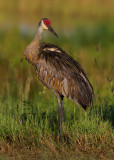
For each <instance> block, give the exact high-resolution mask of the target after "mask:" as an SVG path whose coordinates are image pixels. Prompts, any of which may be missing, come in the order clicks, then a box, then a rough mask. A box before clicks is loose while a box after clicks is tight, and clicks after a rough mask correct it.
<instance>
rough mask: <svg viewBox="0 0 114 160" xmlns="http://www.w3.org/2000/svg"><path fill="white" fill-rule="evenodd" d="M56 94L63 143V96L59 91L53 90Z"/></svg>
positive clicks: (60, 140) (60, 139)
mask: <svg viewBox="0 0 114 160" xmlns="http://www.w3.org/2000/svg"><path fill="white" fill-rule="evenodd" d="M53 92H54V94H55V96H56V97H57V102H58V110H59V133H60V136H59V142H60V143H62V119H63V113H64V107H63V98H64V97H63V96H60V94H59V93H57V92H55V91H54V90H53Z"/></svg>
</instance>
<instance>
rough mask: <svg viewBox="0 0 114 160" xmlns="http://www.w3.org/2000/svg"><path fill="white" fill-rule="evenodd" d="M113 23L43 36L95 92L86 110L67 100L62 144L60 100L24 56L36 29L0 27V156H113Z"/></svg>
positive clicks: (80, 27) (4, 157)
mask: <svg viewBox="0 0 114 160" xmlns="http://www.w3.org/2000/svg"><path fill="white" fill-rule="evenodd" d="M87 2H88V1H87ZM111 2H112V1H110V3H111ZM23 3H24V2H23ZM23 3H22V4H23ZM23 6H24V4H23ZM21 7H22V6H20V12H21V11H23V10H21ZM33 8H34V7H33ZM22 9H23V7H22ZM30 10H32V9H30ZM64 11H65V10H64ZM84 12H85V13H86V12H87V10H84ZM112 12H113V11H112ZM69 13H70V11H69ZM104 13H105V11H104ZM98 14H99V13H98ZM103 15H105V14H103ZM101 17H102V16H101ZM57 21H58V20H57ZM78 21H79V20H78ZM113 28H114V23H113V22H112V21H111V20H110V21H109V23H106V22H105V21H101V22H100V21H98V22H95V23H93V22H92V23H91V24H84V25H82V24H81V23H80V25H77V24H76V27H74V30H73V31H72V32H71V33H69V35H67V34H66V36H65V34H64V35H63V34H62V33H61V32H59V35H60V38H59V39H58V40H55V38H53V37H52V36H51V35H48V36H50V37H44V38H43V40H42V41H45V42H50V43H54V44H57V45H59V46H60V47H61V48H62V49H64V50H65V51H66V52H67V53H68V54H70V55H71V56H72V57H74V58H75V59H76V60H77V61H78V62H79V63H80V64H81V65H82V66H83V68H84V69H85V71H86V73H87V75H88V77H89V79H90V81H91V83H92V85H93V88H94V91H95V97H94V103H93V109H92V110H90V108H88V110H87V111H86V112H85V111H84V110H83V109H82V108H81V107H79V106H78V105H76V104H75V103H73V102H71V101H70V100H67V99H64V118H63V145H60V144H59V129H58V106H57V100H56V98H55V96H54V95H53V93H52V92H51V91H50V90H49V89H47V88H45V87H44V86H43V85H42V84H41V83H40V82H39V81H38V79H37V77H36V75H35V71H34V68H33V67H32V66H31V65H30V64H29V63H28V62H27V61H26V60H25V59H24V55H23V50H24V49H25V47H26V46H27V45H28V44H29V43H30V42H31V40H32V38H33V36H34V33H32V32H31V33H30V30H26V31H25V30H22V28H21V29H20V28H19V27H14V28H1V29H0V153H1V155H0V159H12V157H13V158H15V159H16V158H17V159H27V160H29V159H34V158H36V159H71V160H73V159H85V160H87V159H93V160H94V159H113V156H114V155H113V149H114V148H113V147H114V53H113V52H114V45H113V44H114V29H113ZM6 153H7V154H6Z"/></svg>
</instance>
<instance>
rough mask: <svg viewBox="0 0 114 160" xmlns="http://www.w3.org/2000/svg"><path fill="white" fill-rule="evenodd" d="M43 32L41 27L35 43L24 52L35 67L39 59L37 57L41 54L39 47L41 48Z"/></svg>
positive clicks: (34, 40)
mask: <svg viewBox="0 0 114 160" xmlns="http://www.w3.org/2000/svg"><path fill="white" fill-rule="evenodd" d="M42 32H43V28H42V27H41V26H39V27H38V32H37V34H36V35H35V37H34V39H33V41H32V42H31V43H30V44H29V45H28V46H27V48H26V49H25V50H24V55H25V58H26V59H27V60H28V61H29V62H30V63H32V64H33V65H34V64H35V63H36V61H37V57H38V56H37V55H38V54H39V46H40V40H41V36H42Z"/></svg>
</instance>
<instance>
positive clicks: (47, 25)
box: [38, 18, 58, 38]
mask: <svg viewBox="0 0 114 160" xmlns="http://www.w3.org/2000/svg"><path fill="white" fill-rule="evenodd" d="M38 26H39V27H42V29H43V30H49V31H50V32H51V33H53V34H54V35H55V36H56V37H57V38H58V35H57V34H56V33H55V31H54V30H53V28H52V27H51V21H50V20H49V19H48V18H43V19H41V21H40V22H39V25H38Z"/></svg>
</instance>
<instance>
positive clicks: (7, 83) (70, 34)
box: [0, 0, 114, 100]
mask: <svg viewBox="0 0 114 160" xmlns="http://www.w3.org/2000/svg"><path fill="white" fill-rule="evenodd" d="M42 18H49V19H50V20H51V22H52V27H53V28H54V30H55V31H56V33H57V34H58V35H59V38H58V39H56V38H55V37H53V35H51V34H50V33H48V32H47V31H45V33H43V37H42V41H45V42H48V43H53V44H56V45H58V46H60V47H61V48H62V49H64V50H65V51H66V52H67V53H68V54H70V55H71V56H73V57H74V58H75V59H77V61H78V62H79V63H80V64H81V65H82V66H83V68H84V69H85V71H86V73H87V75H88V77H89V79H90V81H91V83H92V85H93V86H94V88H95V92H96V93H99V92H100V93H99V94H100V96H104V95H107V94H109V95H112V94H113V90H114V86H113V78H114V1H113V0H7V1H5V0H1V1H0V86H1V87H0V96H1V97H2V98H4V99H7V98H8V97H10V96H12V99H18V98H20V99H21V98H22V94H23V95H24V97H25V98H26V99H32V100H33V99H34V100H35V97H36V98H37V99H38V97H40V95H41V94H44V95H45V97H47V98H49V97H50V94H52V93H50V94H49V92H50V91H49V90H48V89H46V88H45V87H43V85H42V84H41V83H40V82H39V81H38V80H37V77H36V74H35V71H34V68H33V67H32V66H31V65H30V64H29V63H28V62H27V61H26V60H25V59H24V55H23V51H24V49H25V48H26V46H27V45H28V44H29V43H30V42H31V41H32V39H33V37H34V35H35V33H36V32H37V26H38V23H39V21H40V20H41V19H42ZM6 97H7V98H6Z"/></svg>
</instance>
